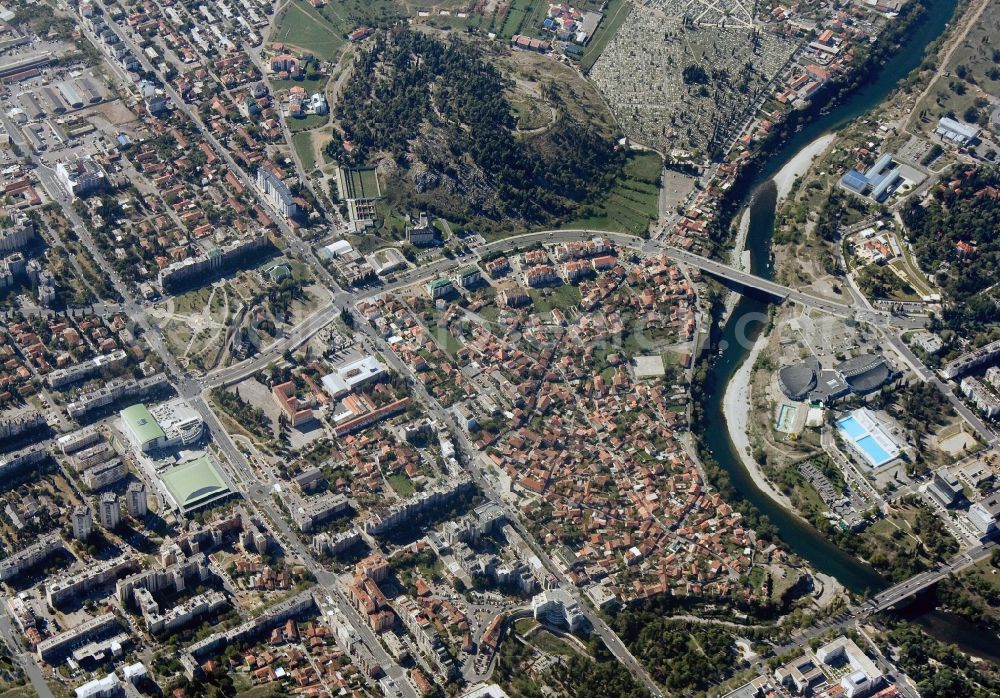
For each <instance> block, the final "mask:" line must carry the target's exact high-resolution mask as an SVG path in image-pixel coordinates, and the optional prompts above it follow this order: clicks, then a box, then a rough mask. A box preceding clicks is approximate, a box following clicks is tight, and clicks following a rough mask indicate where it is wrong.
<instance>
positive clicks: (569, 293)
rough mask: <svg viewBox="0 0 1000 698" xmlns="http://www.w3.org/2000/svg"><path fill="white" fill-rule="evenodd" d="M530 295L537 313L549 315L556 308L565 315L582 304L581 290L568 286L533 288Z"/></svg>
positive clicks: (529, 292)
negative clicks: (575, 306) (578, 304)
mask: <svg viewBox="0 0 1000 698" xmlns="http://www.w3.org/2000/svg"><path fill="white" fill-rule="evenodd" d="M528 294H529V295H530V296H531V302H532V303H533V305H534V308H533V309H534V312H536V313H549V312H552V310H554V309H555V308H558V309H559V310H561V311H562V312H564V313H565V312H566V311H567V310H569V309H570V308H572V307H573V306H574V305H576V304H577V303H579V302H580V289H579V288H577V287H576V286H570V285H568V284H563V285H562V286H556V287H555V288H544V289H543V288H532V289H529V290H528Z"/></svg>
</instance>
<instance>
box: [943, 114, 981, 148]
mask: <svg viewBox="0 0 1000 698" xmlns="http://www.w3.org/2000/svg"><path fill="white" fill-rule="evenodd" d="M934 133H936V134H937V135H939V136H941V138H942V139H944V140H946V141H951V142H952V143H957V144H959V145H968V144H969V143H971V142H972V141H974V140H976V138H977V137H978V136H979V127H978V126H972V125H970V124H964V123H962V122H961V121H956V120H955V119H952V118H950V117H947V116H945V117H942V118H941V119H938V125H937V128H936V129H934Z"/></svg>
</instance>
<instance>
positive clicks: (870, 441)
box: [857, 435, 892, 467]
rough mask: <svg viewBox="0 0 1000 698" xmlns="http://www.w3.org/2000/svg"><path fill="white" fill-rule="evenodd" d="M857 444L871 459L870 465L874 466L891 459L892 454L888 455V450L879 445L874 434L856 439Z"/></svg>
mask: <svg viewBox="0 0 1000 698" xmlns="http://www.w3.org/2000/svg"><path fill="white" fill-rule="evenodd" d="M857 444H858V447H859V448H860V449H861V450H862V451H864V452H865V453H866V454H867V455H868V458H869V460H871V462H872V465H874V466H875V467H878V466H880V465H882V464H883V463H886V462H888V461H890V460H892V456H890V455H889V453H888V451H886V450H885V449H884V448H882V447H881V446H879V444H878V441H876V440H875V437H874V436H871V435H868V436H865V437H864V438H861V439H858V441H857Z"/></svg>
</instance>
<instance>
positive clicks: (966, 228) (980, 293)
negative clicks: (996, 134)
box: [902, 166, 1000, 335]
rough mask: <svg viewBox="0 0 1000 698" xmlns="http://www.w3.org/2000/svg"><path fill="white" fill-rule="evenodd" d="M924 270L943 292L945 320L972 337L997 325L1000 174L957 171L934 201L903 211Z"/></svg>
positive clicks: (990, 169)
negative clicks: (932, 277)
mask: <svg viewBox="0 0 1000 698" xmlns="http://www.w3.org/2000/svg"><path fill="white" fill-rule="evenodd" d="M902 215H903V221H904V222H905V223H906V226H907V228H909V231H910V238H911V240H912V242H913V250H914V253H915V254H916V257H917V260H918V262H919V263H920V266H921V268H922V269H923V270H924V271H925V272H928V273H930V274H933V275H934V276H935V280H936V281H937V283H938V285H939V286H940V287H941V289H942V290H943V291H944V294H945V298H944V300H945V301H946V307H945V310H944V312H943V318H942V319H943V320H944V322H945V324H947V325H948V326H949V327H950V328H951V329H953V330H956V331H958V332H960V333H961V334H963V335H967V334H969V333H970V332H976V331H980V330H983V329H985V328H986V327H987V326H988V325H992V324H995V323H996V321H997V319H998V318H1000V308H998V306H997V298H998V296H997V293H998V291H997V287H996V283H997V279H998V278H1000V237H998V236H997V231H998V230H1000V169H998V168H997V167H988V168H980V167H973V166H959V167H957V168H956V169H955V170H954V171H953V173H952V176H951V178H950V179H948V178H944V179H943V180H942V182H941V184H939V185H938V186H937V188H936V189H935V190H934V192H933V195H932V196H931V197H930V201H929V202H927V203H921V202H918V201H913V202H911V203H910V204H909V206H907V207H906V208H905V209H904V210H903V211H902Z"/></svg>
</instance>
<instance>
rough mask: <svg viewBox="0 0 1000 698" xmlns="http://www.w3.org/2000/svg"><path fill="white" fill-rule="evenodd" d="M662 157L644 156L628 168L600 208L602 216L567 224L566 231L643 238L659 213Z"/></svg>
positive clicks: (629, 163)
mask: <svg viewBox="0 0 1000 698" xmlns="http://www.w3.org/2000/svg"><path fill="white" fill-rule="evenodd" d="M661 166H662V164H661V160H660V156H659V155H657V154H656V153H641V154H636V155H633V156H632V157H631V159H630V160H629V162H628V163H627V164H626V165H625V171H624V176H623V177H622V178H621V179H619V180H618V183H617V184H616V185H615V188H614V189H612V190H611V193H610V194H609V195H608V198H607V199H606V200H605V201H604V203H603V204H602V205H601V207H600V211H601V212H600V214H598V215H596V216H592V217H590V218H581V219H578V220H575V221H570V222H569V223H566V224H565V225H564V226H563V228H591V229H595V230H610V231H618V232H623V233H630V234H632V235H642V234H643V233H645V232H646V230H647V228H648V227H649V224H650V222H651V221H653V220H654V219H655V218H656V216H657V214H658V212H659V197H660V187H659V184H652V182H658V180H659V173H660V168H661Z"/></svg>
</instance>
